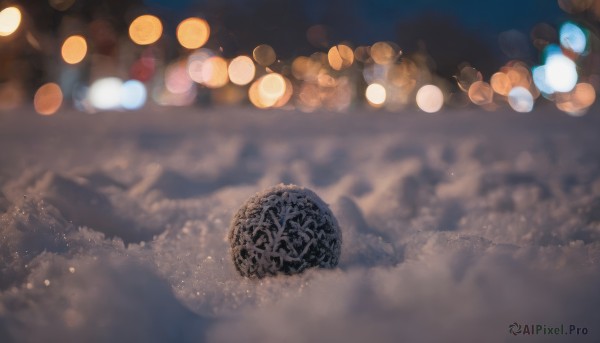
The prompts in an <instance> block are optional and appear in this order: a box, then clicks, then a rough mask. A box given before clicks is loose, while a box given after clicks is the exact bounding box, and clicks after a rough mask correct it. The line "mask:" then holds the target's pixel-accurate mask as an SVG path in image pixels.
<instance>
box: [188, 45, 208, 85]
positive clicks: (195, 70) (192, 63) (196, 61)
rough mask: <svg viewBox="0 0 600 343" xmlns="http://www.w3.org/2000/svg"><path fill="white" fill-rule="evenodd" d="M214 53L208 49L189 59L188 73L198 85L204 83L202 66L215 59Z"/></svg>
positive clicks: (192, 55)
mask: <svg viewBox="0 0 600 343" xmlns="http://www.w3.org/2000/svg"><path fill="white" fill-rule="evenodd" d="M213 56H214V53H213V52H212V51H211V50H208V49H204V48H202V49H199V50H197V51H195V52H194V53H193V54H191V55H190V56H189V57H188V63H187V71H188V75H189V77H190V79H192V80H193V81H194V82H197V83H203V82H204V79H203V76H202V66H203V65H204V62H206V60H208V59H209V58H211V57H213Z"/></svg>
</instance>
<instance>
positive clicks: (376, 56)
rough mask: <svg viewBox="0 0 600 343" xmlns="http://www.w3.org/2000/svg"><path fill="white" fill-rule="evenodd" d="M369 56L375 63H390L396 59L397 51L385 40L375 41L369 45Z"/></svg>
mask: <svg viewBox="0 0 600 343" xmlns="http://www.w3.org/2000/svg"><path fill="white" fill-rule="evenodd" d="M370 53H371V58H373V61H375V63H377V64H390V63H392V62H394V61H396V58H397V57H398V53H397V52H396V50H395V49H394V47H393V46H392V45H391V44H389V43H387V42H377V43H375V44H373V46H371V50H370Z"/></svg>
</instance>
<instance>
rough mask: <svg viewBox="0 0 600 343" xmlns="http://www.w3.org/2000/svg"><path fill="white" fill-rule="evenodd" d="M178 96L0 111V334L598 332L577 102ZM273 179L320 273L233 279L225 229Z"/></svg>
mask: <svg viewBox="0 0 600 343" xmlns="http://www.w3.org/2000/svg"><path fill="white" fill-rule="evenodd" d="M165 111H166V110H165ZM169 111H170V110H169ZM186 111H189V110H186ZM186 111H173V112H175V113H160V112H153V111H147V112H145V113H141V112H140V113H128V114H122V113H105V114H98V115H94V116H86V115H81V114H76V113H62V114H59V115H56V116H54V117H52V118H42V117H37V116H35V115H34V114H32V113H29V112H22V113H12V114H8V113H4V114H2V117H3V118H2V120H3V125H1V126H0V144H1V145H2V147H3V148H2V153H1V154H0V181H1V184H2V189H1V191H2V193H1V194H0V256H1V259H0V341H2V342H17V341H18V342H39V341H43V340H49V341H71V342H81V341H91V342H96V341H97V342H106V341H115V342H119V341H122V342H125V341H157V342H158V341H172V342H188V341H190V342H198V341H208V342H229V341H241V340H244V341H261V342H265V341H266V342H281V341H288V342H308V341H335V342H337V341H340V342H364V341H367V340H377V341H383V342H392V341H393V342H397V341H403V340H404V341H448V340H450V341H491V342H510V341H514V340H518V338H515V337H514V336H512V335H511V334H509V332H508V326H509V324H511V323H513V322H515V321H516V322H519V323H522V324H526V323H529V324H535V323H539V324H546V325H560V324H565V325H570V324H573V325H577V326H579V327H587V328H588V329H589V333H588V335H586V336H561V337H549V336H531V337H527V341H528V342H529V341H531V342H537V341H540V342H542V341H544V342H546V341H552V340H554V341H565V342H566V341H582V342H586V341H589V342H592V341H598V340H599V339H600V336H599V332H598V331H597V330H598V328H597V323H599V322H600V312H598V310H597V309H598V308H600V294H599V293H598V291H597V290H598V289H600V273H598V270H599V269H598V267H599V263H600V205H599V204H600V200H599V199H600V148H599V147H600V136H599V135H598V134H597V129H598V127H600V125H599V124H600V122H599V121H598V119H597V118H596V116H594V115H589V116H587V117H582V118H570V117H567V116H562V115H559V114H558V113H555V112H553V111H543V110H541V111H539V112H536V113H531V114H527V115H518V114H512V113H500V112H497V113H493V114H488V113H479V112H471V113H469V112H465V113H452V112H449V113H445V114H440V115H437V116H422V115H419V114H412V113H403V114H382V113H350V114H327V113H314V114H308V115H307V114H300V113H296V112H277V111H273V112H255V111H252V110H241V109H240V110H228V111H227V112H224V111H223V110H221V109H218V108H217V109H213V110H210V111H208V112H205V113H192V112H186ZM281 182H284V183H296V184H300V185H303V186H306V187H309V188H311V189H313V190H315V192H316V193H317V194H318V195H319V196H320V197H321V198H322V199H323V200H324V201H325V202H327V203H329V205H330V207H331V209H332V211H333V213H334V215H335V216H336V218H337V220H338V222H339V226H340V228H341V230H342V234H343V237H344V240H343V246H342V253H341V257H340V263H339V265H338V268H337V269H334V270H323V269H317V270H307V271H305V272H304V273H303V274H301V275H296V276H277V277H269V278H264V279H260V280H251V279H245V278H242V277H240V276H239V274H238V273H237V272H236V270H235V268H234V266H233V262H232V261H231V259H230V256H229V246H228V242H227V230H228V225H229V223H230V221H231V218H232V216H233V215H234V213H235V211H236V210H237V209H238V208H239V207H240V206H241V204H242V203H243V202H244V201H245V200H246V199H247V198H248V197H249V196H251V195H252V194H254V193H256V192H258V191H261V190H263V189H265V188H267V187H269V186H272V185H275V184H278V183H281Z"/></svg>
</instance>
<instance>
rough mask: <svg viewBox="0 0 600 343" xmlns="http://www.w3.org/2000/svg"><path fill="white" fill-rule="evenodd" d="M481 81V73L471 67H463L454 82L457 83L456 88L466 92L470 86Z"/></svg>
mask: <svg viewBox="0 0 600 343" xmlns="http://www.w3.org/2000/svg"><path fill="white" fill-rule="evenodd" d="M482 80H483V75H481V72H480V71H479V70H477V69H475V68H473V67H471V66H465V67H463V68H462V69H461V70H460V72H459V73H458V75H456V81H457V82H458V86H459V87H460V89H462V90H463V91H464V92H468V91H469V89H470V88H471V85H472V84H474V83H475V82H478V81H482Z"/></svg>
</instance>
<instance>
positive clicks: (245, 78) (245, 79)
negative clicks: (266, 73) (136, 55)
mask: <svg viewBox="0 0 600 343" xmlns="http://www.w3.org/2000/svg"><path fill="white" fill-rule="evenodd" d="M228 71H229V80H231V82H232V83H234V84H236V85H238V86H245V85H247V84H249V83H250V82H252V80H253V79H254V75H255V73H256V67H255V66H254V62H253V61H252V59H251V58H250V57H248V56H238V57H236V58H234V59H233V60H231V62H230V63H229V67H228Z"/></svg>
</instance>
